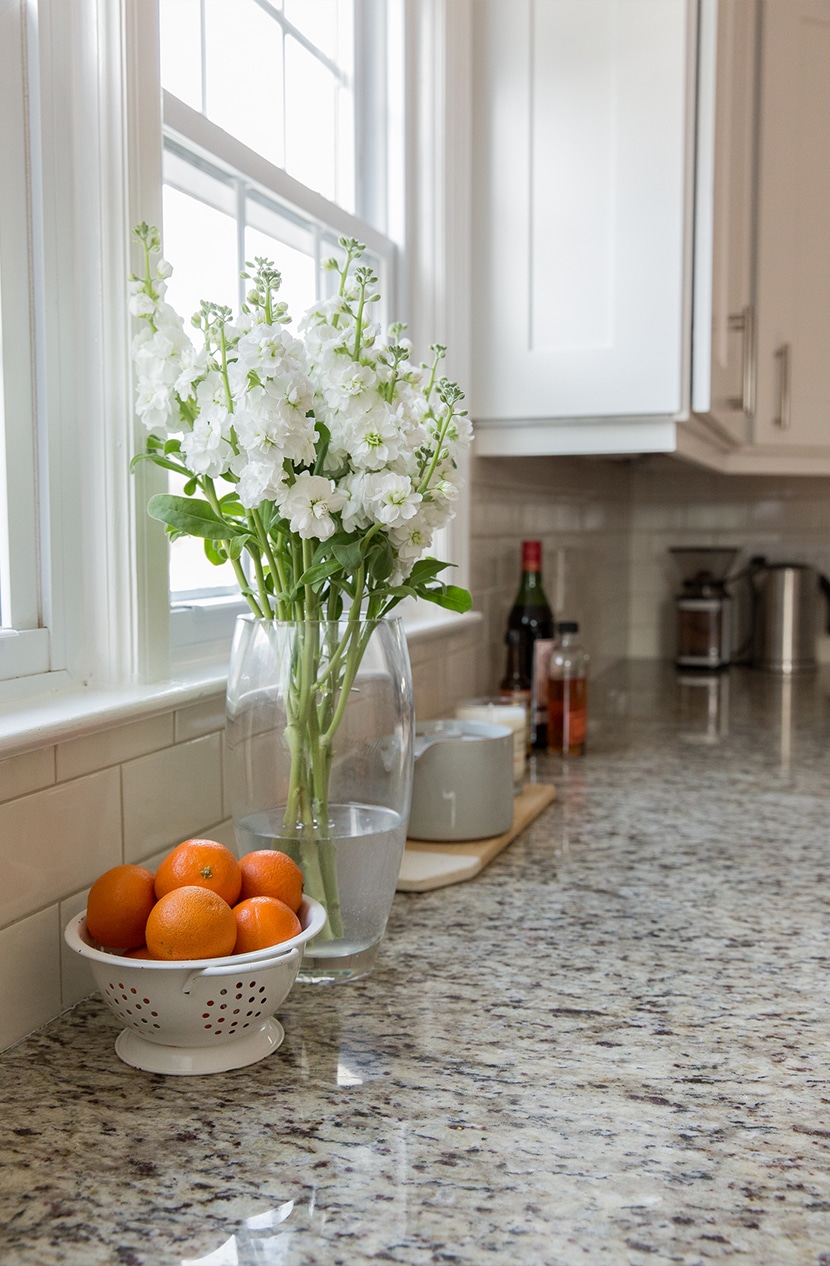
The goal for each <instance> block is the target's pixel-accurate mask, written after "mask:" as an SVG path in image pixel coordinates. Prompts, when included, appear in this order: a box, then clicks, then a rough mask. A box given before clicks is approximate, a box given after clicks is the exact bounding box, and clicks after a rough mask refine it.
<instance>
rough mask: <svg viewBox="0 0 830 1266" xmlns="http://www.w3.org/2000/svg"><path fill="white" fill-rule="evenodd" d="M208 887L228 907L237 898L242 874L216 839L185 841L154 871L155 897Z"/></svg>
mask: <svg viewBox="0 0 830 1266" xmlns="http://www.w3.org/2000/svg"><path fill="white" fill-rule="evenodd" d="M194 884H195V885H196V887H198V888H209V889H210V891H211V892H215V893H218V894H219V896H220V897H222V898H223V899H224V900H225V901H227V903H228V905H229V906H232V905H233V904H234V902H235V901H237V900H238V899H239V889H240V888H241V886H242V871H241V869H240V866H239V862H238V861H237V860H236V858H235V857H234V855H233V853H232V852H231V851H230V849H229V848H225V845H224V844H218V843H217V842H216V840H185V841H184V842H183V843H182V844H177V846H176V847H175V848H174V849H173V851H172V853H168V854H167V856H166V857H165V859H164V861H163V862H162V863H161V865H160V866H159V868H158V870H157V871H156V896H157V897H164V896H166V894H167V893H168V892H172V891H173V889H174V888H184V887H187V886H191V885H194Z"/></svg>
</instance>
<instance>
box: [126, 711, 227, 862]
mask: <svg viewBox="0 0 830 1266" xmlns="http://www.w3.org/2000/svg"><path fill="white" fill-rule="evenodd" d="M220 749H221V735H219V734H209V735H206V736H205V737H204V738H199V739H193V740H191V741H190V742H189V743H180V744H178V745H177V746H175V747H168V748H166V749H165V750H164V751H161V752H153V753H152V755H150V756H142V757H139V758H138V759H137V760H132V761H128V762H127V763H126V764H125V765H123V766H122V770H121V778H122V794H123V799H124V859H125V861H128V862H135V861H138V862H140V861H141V860H142V859H143V858H145V857H149V856H150V855H151V854H152V853H153V852H155V851H156V850H158V849H164V848H171V847H172V846H173V845H175V844H178V843H180V842H181V841H182V840H184V839H187V838H189V837H190V836H193V835H198V834H199V833H200V832H201V831H202V830H203V829H204V828H205V827H207V826H209V825H210V824H211V823H213V822H219V821H220V820H221V819H222V817H223V813H222V763H221V756H220Z"/></svg>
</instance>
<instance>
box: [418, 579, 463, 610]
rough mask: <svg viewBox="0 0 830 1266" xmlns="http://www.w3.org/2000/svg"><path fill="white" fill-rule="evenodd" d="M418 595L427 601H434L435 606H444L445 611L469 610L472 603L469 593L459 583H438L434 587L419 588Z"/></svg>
mask: <svg viewBox="0 0 830 1266" xmlns="http://www.w3.org/2000/svg"><path fill="white" fill-rule="evenodd" d="M418 597H419V598H425V599H426V601H427V602H434V603H435V605H436V606H439V607H444V608H445V610H447V611H459V612H464V611H469V610H470V607H471V606H472V605H473V599H472V596H471V594H469V593H468V591H467V590H466V589H462V588H461V587H460V585H438V586H436V587H435V588H434V589H419V590H418Z"/></svg>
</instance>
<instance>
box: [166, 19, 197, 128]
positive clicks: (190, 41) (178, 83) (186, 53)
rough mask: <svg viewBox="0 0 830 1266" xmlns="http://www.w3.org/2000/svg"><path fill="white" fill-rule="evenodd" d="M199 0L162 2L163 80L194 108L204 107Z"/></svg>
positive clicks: (168, 88)
mask: <svg viewBox="0 0 830 1266" xmlns="http://www.w3.org/2000/svg"><path fill="white" fill-rule="evenodd" d="M200 9H201V6H200V4H199V0H162V3H161V4H160V5H159V38H160V41H161V82H162V85H163V86H164V87H165V88H166V89H167V91H168V92H172V93H173V95H174V96H176V97H179V98H180V100H182V101H184V102H185V104H186V105H189V106H190V107H191V108H192V109H194V110H201V108H202V21H201V12H200Z"/></svg>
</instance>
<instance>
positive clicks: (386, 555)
mask: <svg viewBox="0 0 830 1266" xmlns="http://www.w3.org/2000/svg"><path fill="white" fill-rule="evenodd" d="M367 561H368V564H369V574H370V576H371V577H372V579H373V580H374V581H376V582H377V583H379V584H382V583H383V581H384V580H386V579H387V578H388V577H389V576H391V574H392V568H393V567H394V566H395V554H394V552H393V550H392V546H391V544H390V542H389V540H388V539H387V538H386V537H385V536H376V537H375V538H374V540H373V541H372V549H371V552H370V554H369V558H368V560H367Z"/></svg>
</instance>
